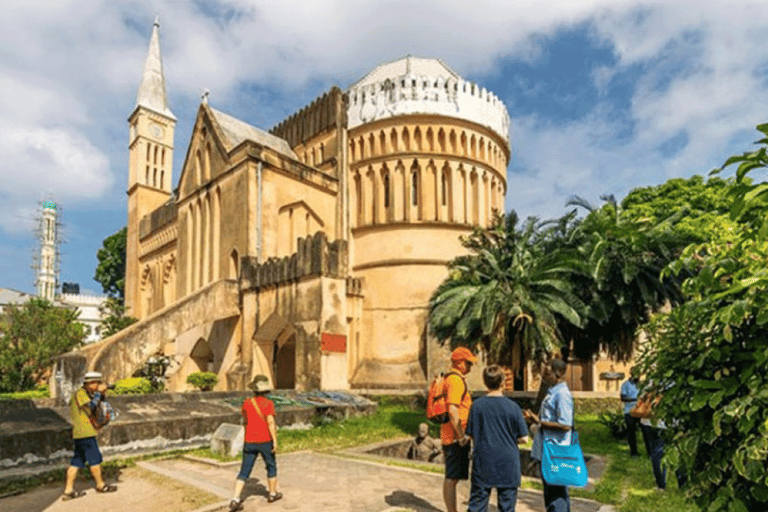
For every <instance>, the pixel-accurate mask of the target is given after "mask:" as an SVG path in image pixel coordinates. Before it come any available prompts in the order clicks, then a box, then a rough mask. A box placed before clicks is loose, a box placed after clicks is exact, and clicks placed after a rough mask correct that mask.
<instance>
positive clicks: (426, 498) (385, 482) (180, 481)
mask: <svg viewBox="0 0 768 512" xmlns="http://www.w3.org/2000/svg"><path fill="white" fill-rule="evenodd" d="M139 467H140V470H138V471H130V470H128V471H126V474H125V475H124V476H123V477H122V478H121V479H120V481H119V482H118V487H119V489H118V491H117V492H116V493H114V494H106V495H99V494H97V493H95V491H93V490H89V491H88V494H87V495H86V496H85V497H83V498H80V499H77V500H72V501H68V502H62V501H61V500H59V499H57V498H58V496H59V495H60V493H61V488H60V487H59V486H56V487H53V486H48V487H43V488H39V489H36V490H34V491H31V492H29V493H26V494H23V495H20V496H14V497H9V498H4V499H2V500H0V509H2V510H24V511H29V512H70V511H72V512H74V511H80V510H92V511H105V512H106V511H110V512H136V511H140V512H160V511H162V512H170V511H190V510H196V512H213V511H221V510H226V506H227V503H228V500H229V498H230V497H231V492H232V485H233V483H234V479H235V476H236V475H237V472H238V470H239V465H238V464H230V465H220V466H214V465H210V464H204V463H200V462H196V461H190V460H186V459H166V460H159V461H150V462H141V463H139ZM278 471H279V473H278V474H279V477H278V478H279V489H280V490H281V491H282V492H283V494H284V498H283V499H282V500H280V501H277V502H275V503H272V504H267V501H266V494H267V492H266V488H265V486H266V474H265V470H264V465H263V463H262V462H261V461H260V460H259V461H257V465H256V466H255V467H254V471H253V474H252V475H251V476H252V477H251V479H250V480H249V481H248V483H247V485H246V487H245V492H244V496H245V497H246V501H245V511H246V512H252V511H255V510H267V509H268V510H270V511H271V512H288V511H290V512H304V511H323V512H352V511H354V512H384V511H396V510H398V511H399V510H404V509H410V510H415V511H417V512H440V511H443V510H445V507H444V505H443V498H442V476H441V475H439V474H435V473H427V472H423V471H418V470H415V469H410V468H399V467H393V466H385V465H382V464H378V463H374V462H368V461H360V460H352V459H347V458H341V457H335V456H331V455H323V454H318V453H313V452H298V453H288V454H284V455H280V456H279V457H278ZM149 472H152V473H149ZM148 474H151V475H160V476H159V477H155V478H154V481H153V478H147V475H148ZM163 482H167V483H165V484H163ZM168 482H173V484H174V485H175V486H176V488H175V489H171V488H170V487H173V486H171V485H169V484H168ZM79 484H80V486H79V488H81V489H87V487H86V484H85V483H84V482H82V481H80V482H79ZM184 488H186V489H188V491H187V492H186V495H187V496H189V495H191V494H192V493H190V492H189V489H197V493H196V494H198V498H200V499H202V500H203V501H202V502H203V503H205V502H206V501H205V498H206V497H207V502H208V503H210V504H208V505H205V506H202V507H201V506H198V505H194V504H193V503H191V502H188V503H186V506H185V503H183V501H185V500H184V499H183V497H184V491H183V489H184ZM171 491H173V492H171ZM174 493H175V494H174ZM468 493H469V485H468V483H467V482H461V483H460V484H459V489H458V494H459V510H466V501H467V496H468ZM172 495H174V496H175V498H174V497H173V496H172ZM180 496H181V497H180ZM169 499H171V500H175V501H173V502H169ZM493 502H495V494H494V495H493V496H492V503H493ZM491 510H493V511H495V510H496V509H495V507H493V506H492V507H491ZM543 510H544V508H543V501H542V498H541V493H540V492H537V491H530V490H520V492H519V495H518V504H517V511H518V512H533V511H543ZM571 510H572V511H573V512H598V511H600V512H606V511H607V510H610V509H609V508H608V507H604V508H603V509H602V510H601V506H600V504H598V503H596V502H592V501H588V500H582V499H572V506H571Z"/></svg>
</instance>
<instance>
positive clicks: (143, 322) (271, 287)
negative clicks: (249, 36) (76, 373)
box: [81, 21, 510, 390]
mask: <svg viewBox="0 0 768 512" xmlns="http://www.w3.org/2000/svg"><path fill="white" fill-rule="evenodd" d="M170 107H171V106H169V104H168V101H167V95H166V83H165V78H164V74H163V65H162V56H161V51H160V38H159V24H158V22H157V21H156V22H155V25H154V28H153V31H152V36H151V40H150V45H149V52H148V55H147V58H146V62H145V66H144V71H143V76H142V78H141V83H140V86H139V90H138V95H137V102H136V107H135V109H134V111H133V112H132V113H131V115H130V117H129V118H128V129H129V133H130V135H129V145H128V147H129V153H130V163H129V175H128V238H127V261H126V276H125V298H126V306H127V308H128V312H127V314H129V315H132V316H135V317H137V318H139V319H140V321H139V322H138V323H136V324H134V325H133V326H131V327H130V328H128V329H125V330H124V331H122V332H121V333H118V334H117V335H115V336H112V337H111V338H109V339H107V340H105V341H104V342H102V343H100V344H97V345H94V346H91V347H87V348H86V349H83V350H82V351H81V353H84V354H85V355H86V357H87V358H88V365H89V367H90V368H92V369H97V370H100V371H102V372H104V373H105V374H106V375H107V377H108V378H109V379H110V380H112V381H114V380H115V379H118V378H124V377H127V376H129V375H130V374H131V373H133V371H135V370H136V369H137V368H138V367H139V366H140V365H141V364H142V363H143V362H144V361H146V360H147V359H148V358H149V357H151V356H152V355H155V354H159V353H162V354H164V355H167V356H169V357H170V358H171V360H172V361H173V363H172V366H171V367H170V368H169V370H168V375H167V377H168V387H169V389H171V390H183V389H185V388H187V384H186V383H185V379H186V376H187V375H188V374H189V373H191V372H194V371H201V370H203V371H212V372H215V373H216V374H218V376H219V384H218V386H217V389H222V390H225V389H242V388H243V387H244V385H245V383H246V382H247V381H249V380H250V379H251V378H252V376H253V375H255V374H265V375H267V376H268V377H269V378H270V379H271V381H272V384H273V385H274V386H275V387H277V388H295V389H318V388H319V389H350V388H352V389H372V388H417V387H419V388H423V387H425V386H426V382H427V379H428V376H429V375H431V374H432V373H434V372H435V371H437V370H439V369H442V368H444V367H445V365H446V364H447V358H448V349H447V348H445V347H441V346H439V345H438V344H437V343H436V342H435V341H434V339H432V338H431V337H430V336H429V334H428V331H427V328H426V318H427V305H428V301H429V298H430V296H431V294H432V293H433V291H434V290H435V288H436V287H437V285H438V284H439V283H440V282H441V281H442V280H443V279H444V278H445V277H446V276H447V268H446V264H447V263H448V262H449V261H450V260H451V259H453V258H454V257H455V256H457V255H460V254H462V253H463V252H464V249H463V248H462V246H461V244H460V242H459V237H460V235H466V234H469V233H470V232H471V231H472V229H473V228H474V227H476V226H484V225H487V224H488V223H489V221H490V219H491V216H492V212H493V210H494V209H498V210H503V209H504V197H505V193H506V189H507V180H506V169H507V165H508V163H509V161H510V144H509V130H510V118H509V114H508V112H507V109H506V107H505V106H504V104H503V102H502V101H501V100H499V98H497V97H496V96H495V95H494V94H493V93H491V92H489V91H487V90H486V89H484V88H482V87H479V86H477V85H476V84H473V83H470V82H468V81H465V80H464V79H462V78H461V77H460V76H458V75H457V74H456V73H455V72H454V71H452V70H451V69H450V68H449V67H448V66H446V65H445V64H443V63H442V62H441V61H439V60H436V59H424V58H416V57H410V56H409V57H406V58H403V59H400V60H397V61H394V62H390V63H387V64H382V65H380V66H378V67H376V68H375V69H373V70H372V71H371V72H369V73H368V74H367V75H365V76H364V77H363V78H361V79H360V80H359V81H357V82H355V83H354V84H352V85H351V86H349V87H348V88H347V89H346V90H341V89H339V88H337V87H333V88H331V89H330V90H329V91H327V92H326V93H324V94H323V95H322V96H320V97H319V98H317V99H315V100H314V101H313V102H312V103H311V104H310V105H307V106H305V107H303V108H301V109H300V110H298V111H297V112H296V113H294V114H293V115H291V116H290V117H288V118H287V119H285V120H284V121H282V122H281V123H279V124H278V125H277V126H275V127H273V128H271V129H270V130H268V131H264V130H262V129H260V128H257V127H254V126H251V125H249V124H247V123H245V122H243V121H241V120H239V119H238V118H237V117H236V113H224V112H221V111H219V110H217V109H216V108H214V107H213V106H212V105H210V104H209V103H208V100H207V95H206V96H204V97H203V99H202V101H201V104H200V106H199V107H198V109H197V114H196V118H195V122H194V129H193V131H192V135H191V139H190V140H189V142H188V143H187V144H186V148H185V150H184V151H183V152H179V153H177V152H176V147H175V145H174V127H175V124H176V117H175V115H174V114H173V113H172V111H171V108H170ZM232 114H235V115H232ZM174 158H182V159H183V164H182V166H181V175H180V176H179V177H178V179H177V180H174V179H173V177H172V173H171V170H172V168H173V160H174Z"/></svg>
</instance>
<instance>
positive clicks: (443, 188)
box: [440, 172, 448, 206]
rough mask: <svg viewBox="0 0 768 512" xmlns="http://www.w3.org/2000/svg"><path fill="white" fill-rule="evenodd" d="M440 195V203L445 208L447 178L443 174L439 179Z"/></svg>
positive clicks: (446, 201)
mask: <svg viewBox="0 0 768 512" xmlns="http://www.w3.org/2000/svg"><path fill="white" fill-rule="evenodd" d="M440 194H441V196H442V200H441V203H442V205H443V206H446V205H447V204H448V176H446V175H445V172H443V174H442V177H441V178H440Z"/></svg>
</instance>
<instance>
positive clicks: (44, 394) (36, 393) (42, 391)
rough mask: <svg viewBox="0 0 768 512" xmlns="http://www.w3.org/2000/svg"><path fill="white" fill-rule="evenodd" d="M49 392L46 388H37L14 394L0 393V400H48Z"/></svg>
mask: <svg viewBox="0 0 768 512" xmlns="http://www.w3.org/2000/svg"><path fill="white" fill-rule="evenodd" d="M50 396H51V390H50V389H49V388H48V386H45V385H41V386H37V387H36V388H35V389H33V390H31V391H17V392H15V393H0V400H32V399H35V398H50Z"/></svg>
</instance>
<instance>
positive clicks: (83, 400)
mask: <svg viewBox="0 0 768 512" xmlns="http://www.w3.org/2000/svg"><path fill="white" fill-rule="evenodd" d="M106 391H107V386H106V385H105V384H104V377H102V375H101V374H100V373H99V372H88V373H86V374H85V379H84V380H83V387H81V388H79V389H78V390H77V391H75V394H74V395H72V401H71V402H70V413H71V418H72V438H73V439H74V441H75V443H74V444H75V454H74V456H73V457H72V461H71V462H70V463H69V467H68V468H67V479H66V483H65V484H64V494H63V495H62V499H63V500H70V499H72V498H79V497H81V496H84V495H85V492H83V491H76V490H75V489H74V485H75V478H77V472H78V470H79V469H80V468H84V467H85V464H86V463H88V466H89V469H90V470H91V475H92V476H93V480H94V481H95V482H96V491H97V492H114V491H116V490H117V486H115V485H112V484H106V483H104V479H103V478H102V476H101V461H102V457H101V451H100V450H99V445H98V443H97V442H96V428H94V426H93V424H92V423H91V417H92V416H93V411H94V409H95V408H96V407H97V406H98V405H99V403H100V402H101V400H102V399H103V397H104V393H105V392H106Z"/></svg>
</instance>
